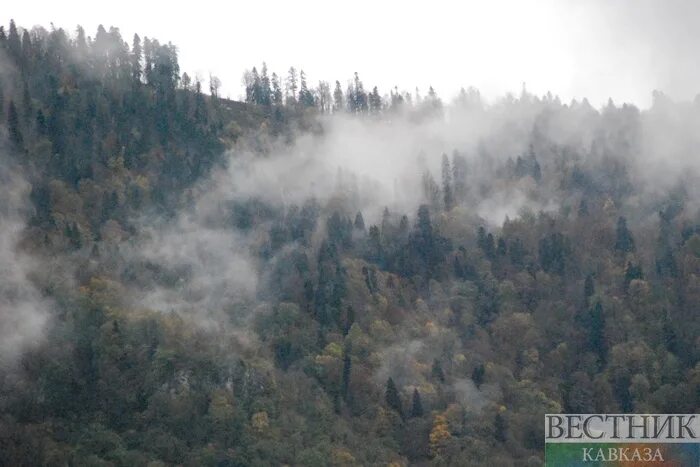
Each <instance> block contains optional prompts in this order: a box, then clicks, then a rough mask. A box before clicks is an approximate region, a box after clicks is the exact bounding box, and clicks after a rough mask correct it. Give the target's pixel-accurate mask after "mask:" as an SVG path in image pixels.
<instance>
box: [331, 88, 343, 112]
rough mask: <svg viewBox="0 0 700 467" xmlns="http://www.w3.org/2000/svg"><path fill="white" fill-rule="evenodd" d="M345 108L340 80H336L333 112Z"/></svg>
mask: <svg viewBox="0 0 700 467" xmlns="http://www.w3.org/2000/svg"><path fill="white" fill-rule="evenodd" d="M344 108H345V106H344V103H343V90H342V89H341V88H340V81H336V82H335V90H334V91H333V112H334V113H335V112H341V111H342V110H343V109H344Z"/></svg>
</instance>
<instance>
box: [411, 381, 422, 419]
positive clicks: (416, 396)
mask: <svg viewBox="0 0 700 467" xmlns="http://www.w3.org/2000/svg"><path fill="white" fill-rule="evenodd" d="M422 416H423V403H422V402H421V399H420V393H419V392H418V389H417V388H416V389H414V390H413V403H412V404H411V417H412V418H418V417H422Z"/></svg>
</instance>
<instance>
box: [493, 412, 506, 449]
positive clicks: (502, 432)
mask: <svg viewBox="0 0 700 467" xmlns="http://www.w3.org/2000/svg"><path fill="white" fill-rule="evenodd" d="M507 431H508V423H507V422H506V418H505V417H504V416H503V414H501V413H500V412H499V413H497V414H496V418H495V420H494V437H495V438H496V441H498V442H500V443H505V442H506V436H507Z"/></svg>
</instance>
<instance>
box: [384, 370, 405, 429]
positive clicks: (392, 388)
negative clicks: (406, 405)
mask: <svg viewBox="0 0 700 467" xmlns="http://www.w3.org/2000/svg"><path fill="white" fill-rule="evenodd" d="M384 399H385V401H386V405H387V406H389V408H391V409H393V410H395V411H396V413H398V414H399V416H400V417H401V419H402V420H403V417H404V415H403V404H402V403H401V397H400V396H399V391H398V389H396V384H394V380H393V379H392V378H391V377H390V378H389V379H388V380H387V382H386V391H385V392H384Z"/></svg>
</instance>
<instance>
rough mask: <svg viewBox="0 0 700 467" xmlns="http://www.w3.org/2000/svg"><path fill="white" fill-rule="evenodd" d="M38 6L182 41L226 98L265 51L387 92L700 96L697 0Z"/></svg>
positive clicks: (39, 20) (54, 16) (55, 16)
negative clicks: (524, 89) (470, 89)
mask: <svg viewBox="0 0 700 467" xmlns="http://www.w3.org/2000/svg"><path fill="white" fill-rule="evenodd" d="M39 5H41V6H40V7H37V4H26V5H14V6H13V11H12V14H13V15H14V18H15V20H17V21H18V22H19V23H20V24H25V25H29V26H31V25H34V24H40V25H42V26H44V27H46V28H48V27H49V25H50V24H51V23H52V22H53V23H54V24H57V25H58V24H60V25H64V26H66V27H69V28H70V27H71V25H74V24H82V25H83V26H84V27H85V28H86V30H88V31H94V30H95V29H96V28H97V25H98V24H100V23H102V24H104V26H105V27H106V28H109V26H112V25H113V26H117V27H120V28H121V31H122V34H123V36H124V37H126V38H130V37H131V36H132V35H133V34H134V33H139V34H142V35H143V34H148V35H149V36H155V37H158V38H160V39H161V40H162V41H163V42H168V41H172V42H173V43H175V44H178V46H179V51H180V57H181V62H182V65H183V69H187V70H191V71H192V72H194V73H195V74H198V75H199V76H201V77H202V78H206V77H207V76H209V74H210V73H212V74H214V75H216V76H218V77H219V78H221V80H222V82H223V90H222V95H223V96H230V97H232V98H238V97H240V96H241V95H242V89H241V86H240V77H241V75H242V73H243V71H244V69H246V68H249V67H250V66H252V64H254V63H259V61H261V60H266V61H267V63H268V66H269V67H270V69H273V70H279V71H282V72H285V71H286V70H287V69H288V68H289V67H290V66H296V67H297V68H304V69H305V70H306V72H307V73H308V75H309V77H310V78H311V79H312V82H313V83H315V82H316V80H326V81H329V82H331V83H332V82H334V81H335V80H336V79H337V80H340V81H341V83H343V84H344V83H345V79H346V78H348V77H351V76H352V73H353V72H354V71H359V72H360V74H361V75H362V76H363V77H364V78H365V79H366V81H367V83H368V84H369V85H370V86H374V85H377V86H379V88H380V89H391V88H393V87H394V86H398V87H399V89H401V90H408V91H411V92H412V91H413V89H414V87H415V86H418V87H419V88H420V89H421V91H422V93H423V94H425V93H426V91H427V89H428V86H430V85H432V86H434V87H435V88H436V89H437V90H438V92H439V93H441V95H444V96H445V97H446V98H452V97H453V96H455V95H456V94H457V93H458V91H459V88H460V87H461V86H465V87H467V86H475V87H477V88H479V89H481V90H482V93H483V94H484V95H485V96H486V97H487V98H488V99H489V101H491V102H494V101H496V100H498V99H499V98H500V97H501V96H502V95H504V94H505V93H507V92H516V93H517V92H519V91H520V88H521V85H522V83H523V82H524V83H526V84H527V86H528V89H530V90H531V91H532V92H535V93H537V94H544V93H546V92H547V91H551V92H552V93H555V94H558V95H559V96H561V97H562V99H564V100H566V101H568V100H571V99H572V98H577V99H579V100H580V99H582V98H584V97H587V98H588V99H589V100H590V101H591V102H592V103H593V105H595V106H599V105H602V104H604V103H605V102H606V101H607V99H608V98H609V97H612V98H613V99H614V100H615V101H616V102H630V103H633V104H636V105H638V106H641V107H648V106H649V105H650V104H651V95H650V91H651V90H654V89H659V90H662V91H664V92H666V93H670V94H671V95H672V96H673V97H674V98H678V99H692V98H693V97H694V96H695V95H696V94H698V92H700V87H699V86H700V85H699V84H698V83H700V65H699V64H698V61H697V49H698V45H699V44H700V32H699V31H698V28H697V27H696V24H697V22H698V19H700V11H699V8H700V7H699V6H698V4H697V2H694V1H692V0H669V1H665V2H659V1H654V0H622V1H615V2H609V1H605V0H592V1H579V0H566V1H554V0H546V1H514V0H498V1H492V2H448V1H438V2H431V3H429V4H427V3H426V4H417V5H415V6H413V7H411V8H404V7H403V5H398V4H396V3H394V2H382V3H377V2H368V1H365V0H361V1H358V2H356V3H355V4H354V6H353V8H354V9H356V11H362V12H365V13H364V15H366V16H364V15H363V19H364V18H366V25H367V27H364V28H362V30H361V31H358V29H357V24H356V22H357V21H362V20H358V19H357V18H356V15H349V14H347V13H346V12H345V11H342V7H341V10H340V11H339V10H337V9H336V7H334V6H329V5H327V4H325V3H323V2H318V1H316V0H307V1H302V2H297V3H295V4H293V5H292V4H288V3H287V2H279V1H272V2H266V3H264V4H256V3H244V4H235V5H229V4H216V3H214V4H212V5H210V6H209V7H207V8H183V9H179V10H175V11H171V12H170V13H169V20H168V21H160V22H154V21H152V18H154V17H159V15H161V14H162V11H164V9H166V8H167V6H168V4H167V3H165V2H162V1H154V2H148V3H147V4H143V3H142V2H136V1H133V0H128V1H125V2H119V3H115V4H105V5H103V6H102V7H101V8H100V9H99V10H96V9H95V8H93V7H92V5H91V4H90V3H89V2H87V1H86V0H70V1H68V2H64V3H61V4H60V5H59V4H56V3H55V2H39ZM135 11H138V14H134V12H135ZM271 12H274V14H270V13H271ZM251 18H256V19H260V20H261V21H262V27H264V29H265V31H267V32H266V33H261V32H260V27H261V21H252V20H250V19H251ZM370 18H371V19H370ZM300 24H313V25H314V27H311V28H302V27H299V25H300ZM271 32H274V34H273V33H271ZM319 37H325V38H332V40H319V39H318V38H319ZM280 38H283V40H280ZM387 38H389V41H387ZM222 50H235V54H228V53H223V54H222Z"/></svg>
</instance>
